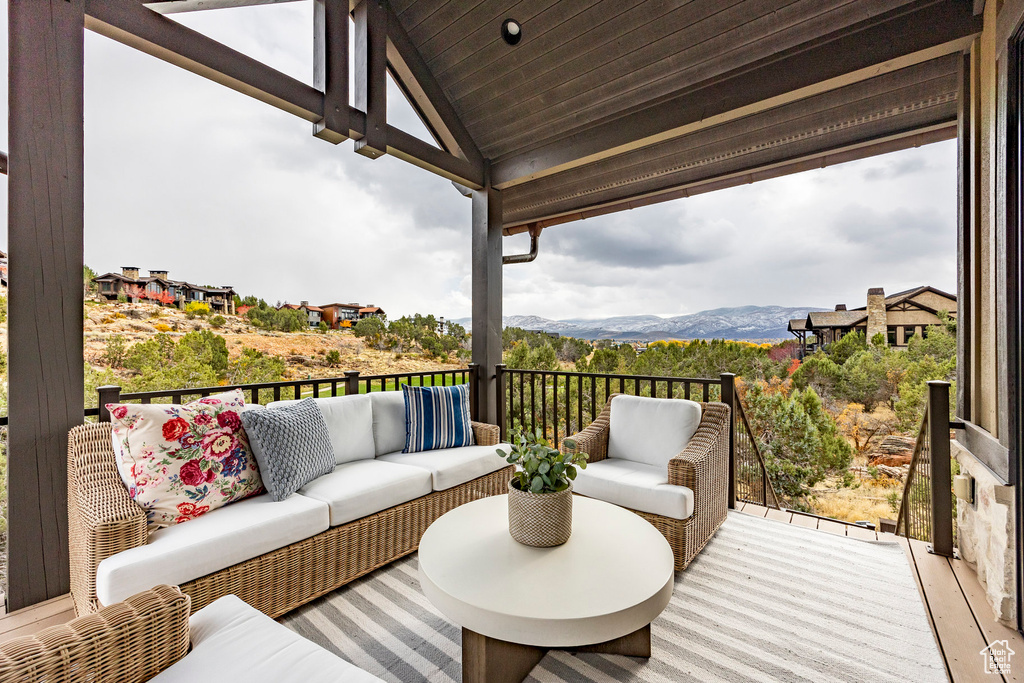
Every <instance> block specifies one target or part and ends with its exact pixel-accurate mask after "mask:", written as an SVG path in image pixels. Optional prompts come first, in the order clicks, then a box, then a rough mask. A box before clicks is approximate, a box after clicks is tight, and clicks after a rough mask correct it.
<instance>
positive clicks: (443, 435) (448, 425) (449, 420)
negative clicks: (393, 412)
mask: <svg viewBox="0 0 1024 683" xmlns="http://www.w3.org/2000/svg"><path fill="white" fill-rule="evenodd" d="M402 393H403V396H404V397H405V448H403V449H402V452H403V453H416V452H418V451H432V450H435V449H438V448H458V447H459V446H472V445H473V428H472V426H471V425H470V423H469V385H468V384H459V385H457V386H453V387H411V386H409V385H408V384H403V385H402Z"/></svg>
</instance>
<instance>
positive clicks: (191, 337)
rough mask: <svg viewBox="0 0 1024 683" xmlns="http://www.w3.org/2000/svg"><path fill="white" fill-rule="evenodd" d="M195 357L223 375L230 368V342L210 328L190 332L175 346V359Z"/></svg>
mask: <svg viewBox="0 0 1024 683" xmlns="http://www.w3.org/2000/svg"><path fill="white" fill-rule="evenodd" d="M193 357H194V358H197V359H199V360H200V361H201V362H202V363H204V364H205V365H208V366H210V367H211V368H212V369H213V371H214V372H216V373H217V375H218V376H222V375H223V373H225V372H226V371H227V369H228V344H227V342H226V341H224V337H221V336H220V335H216V334H214V333H213V332H210V331H209V330H197V331H195V332H189V333H188V334H186V335H185V336H183V337H182V338H181V340H180V341H179V342H178V344H177V346H176V347H175V349H174V359H175V360H176V361H178V362H181V361H183V360H186V359H189V358H193Z"/></svg>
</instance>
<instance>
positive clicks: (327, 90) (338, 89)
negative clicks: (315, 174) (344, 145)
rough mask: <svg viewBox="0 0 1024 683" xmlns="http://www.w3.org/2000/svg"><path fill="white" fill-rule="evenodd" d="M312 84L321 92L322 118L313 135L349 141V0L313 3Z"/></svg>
mask: <svg viewBox="0 0 1024 683" xmlns="http://www.w3.org/2000/svg"><path fill="white" fill-rule="evenodd" d="M313 87H314V88H316V89H317V90H319V91H321V92H322V93H323V98H324V99H323V113H324V115H323V118H321V119H320V120H319V121H317V122H316V123H314V124H313V135H315V136H316V137H318V138H320V139H321V140H327V141H328V142H330V143H333V144H335V145H336V144H338V143H339V142H344V141H345V140H348V132H349V116H348V109H349V107H348V0H314V2H313Z"/></svg>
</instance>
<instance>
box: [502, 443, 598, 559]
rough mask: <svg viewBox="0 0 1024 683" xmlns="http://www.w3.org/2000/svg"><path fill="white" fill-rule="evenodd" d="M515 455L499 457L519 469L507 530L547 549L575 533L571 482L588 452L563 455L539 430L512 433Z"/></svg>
mask: <svg viewBox="0 0 1024 683" xmlns="http://www.w3.org/2000/svg"><path fill="white" fill-rule="evenodd" d="M511 441H512V452H511V453H507V452H505V451H503V450H501V449H500V448H499V449H498V454H499V455H501V456H502V457H503V458H505V459H506V460H507V461H508V462H509V463H510V464H512V465H516V466H517V467H518V469H517V471H516V473H515V475H513V477H512V480H511V481H509V483H508V531H509V533H510V534H512V538H514V539H515V540H517V541H519V542H520V543H522V544H524V545H532V546H535V547H538V548H548V547H551V546H555V545H561V544H563V543H565V542H566V541H568V540H569V536H570V535H571V534H572V480H573V479H575V478H576V468H577V467H580V468H584V469H585V468H586V466H587V454H586V453H575V454H569V453H560V452H559V451H558V450H557V449H555V448H552V447H551V444H550V443H549V442H548V441H547V439H545V438H544V436H543V434H541V432H540V431H537V432H536V433H533V432H528V431H517V432H513V435H512V439H511Z"/></svg>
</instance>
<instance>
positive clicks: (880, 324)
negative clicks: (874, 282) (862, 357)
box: [867, 287, 888, 344]
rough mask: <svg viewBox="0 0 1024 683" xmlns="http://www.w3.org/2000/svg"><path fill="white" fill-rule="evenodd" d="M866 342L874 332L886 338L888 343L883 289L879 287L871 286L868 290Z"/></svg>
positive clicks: (869, 341) (872, 336) (869, 340)
mask: <svg viewBox="0 0 1024 683" xmlns="http://www.w3.org/2000/svg"><path fill="white" fill-rule="evenodd" d="M867 309H868V331H867V335H868V339H867V341H868V344H870V343H871V340H872V339H873V338H874V337H875V335H876V334H881V335H882V338H883V339H886V340H887V341H886V343H887V344H888V335H887V333H886V330H887V329H888V328H887V323H886V313H885V290H884V289H882V288H881V287H872V288H871V289H869V290H868V305H867Z"/></svg>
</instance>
